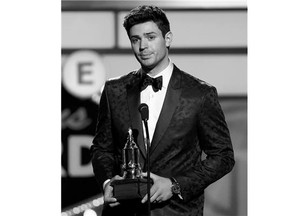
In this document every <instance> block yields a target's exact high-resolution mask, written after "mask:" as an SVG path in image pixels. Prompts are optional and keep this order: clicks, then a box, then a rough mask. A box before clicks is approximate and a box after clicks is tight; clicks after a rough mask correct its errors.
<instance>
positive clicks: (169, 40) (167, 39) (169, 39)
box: [165, 31, 173, 47]
mask: <svg viewBox="0 0 288 216" xmlns="http://www.w3.org/2000/svg"><path fill="white" fill-rule="evenodd" d="M172 39H173V34H172V32H171V31H169V32H167V33H166V35H165V43H166V47H170V45H171V44H172Z"/></svg>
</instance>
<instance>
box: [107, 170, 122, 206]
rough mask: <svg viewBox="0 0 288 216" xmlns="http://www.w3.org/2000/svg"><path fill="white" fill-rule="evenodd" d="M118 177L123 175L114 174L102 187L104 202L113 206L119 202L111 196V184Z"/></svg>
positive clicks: (118, 178)
mask: <svg viewBox="0 0 288 216" xmlns="http://www.w3.org/2000/svg"><path fill="white" fill-rule="evenodd" d="M120 179H123V177H121V176H119V175H116V176H114V177H113V178H112V179H111V180H110V181H109V182H108V183H107V184H106V185H105V187H104V203H105V204H107V205H109V206H110V207H115V206H117V205H119V204H120V203H119V202H117V199H116V198H114V197H113V187H112V186H111V182H112V181H114V180H120Z"/></svg>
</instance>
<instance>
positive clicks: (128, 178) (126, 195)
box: [111, 128, 147, 201]
mask: <svg viewBox="0 0 288 216" xmlns="http://www.w3.org/2000/svg"><path fill="white" fill-rule="evenodd" d="M122 161H123V164H122V166H121V168H122V172H123V178H124V179H121V180H114V181H113V182H111V186H112V187H113V196H114V197H115V198H116V199H117V200H118V201H121V200H128V199H142V198H143V197H144V196H145V194H146V193H147V179H144V178H143V177H142V175H141V174H142V170H141V165H140V161H139V149H138V147H137V145H136V143H135V142H134V138H133V135H132V129H131V128H129V129H128V137H127V142H126V144H125V146H124V148H123V149H122Z"/></svg>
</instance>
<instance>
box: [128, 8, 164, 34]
mask: <svg viewBox="0 0 288 216" xmlns="http://www.w3.org/2000/svg"><path fill="white" fill-rule="evenodd" d="M148 21H153V22H154V23H155V24H156V25H157V26H158V28H159V29H160V30H161V32H162V35H163V37H165V35H166V33H167V32H169V31H170V24H169V21H168V19H167V17H166V14H165V12H164V11H163V10H162V9H160V8H158V7H156V6H153V5H142V6H138V7H136V8H134V9H132V10H131V11H130V12H129V13H128V14H127V15H126V16H125V17H124V23H123V26H124V28H125V29H126V31H127V34H128V36H129V31H130V29H131V27H132V26H134V25H136V24H139V23H144V22H148Z"/></svg>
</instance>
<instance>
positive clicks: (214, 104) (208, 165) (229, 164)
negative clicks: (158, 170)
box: [177, 87, 235, 200]
mask: <svg viewBox="0 0 288 216" xmlns="http://www.w3.org/2000/svg"><path fill="white" fill-rule="evenodd" d="M209 89H210V90H209V92H207V94H206V95H205V96H203V98H202V107H201V109H200V112H199V117H198V123H197V127H198V138H199V143H200V147H201V149H202V150H203V151H204V152H205V154H206V158H205V159H204V160H202V161H201V163H199V164H198V165H196V166H194V167H193V168H192V169H191V170H192V171H191V172H190V173H189V174H187V176H179V177H177V181H178V182H179V183H180V185H181V190H182V196H183V197H184V200H185V198H188V199H190V198H192V197H193V196H197V195H199V194H201V193H203V191H204V189H205V188H206V187H207V186H209V185H210V184H211V183H213V182H215V181H216V180H218V179H220V178H221V177H223V176H224V175H226V174H227V173H229V172H230V171H231V170H232V168H233V166H234V164H235V161H234V152H233V147H232V143H231V138H230V133H229V130H228V127H227V124H226V121H225V117H224V114H223V111H222V108H221V106H220V104H219V101H218V95H217V91H216V89H215V88H214V87H211V88H209Z"/></svg>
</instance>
